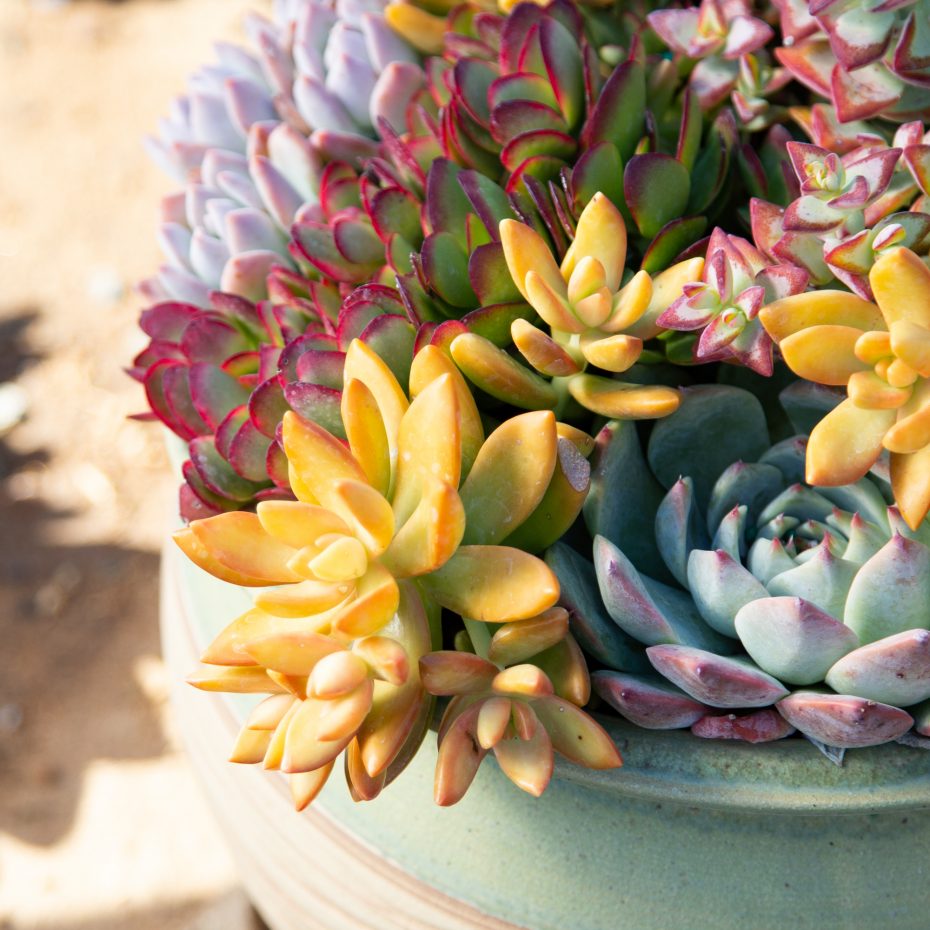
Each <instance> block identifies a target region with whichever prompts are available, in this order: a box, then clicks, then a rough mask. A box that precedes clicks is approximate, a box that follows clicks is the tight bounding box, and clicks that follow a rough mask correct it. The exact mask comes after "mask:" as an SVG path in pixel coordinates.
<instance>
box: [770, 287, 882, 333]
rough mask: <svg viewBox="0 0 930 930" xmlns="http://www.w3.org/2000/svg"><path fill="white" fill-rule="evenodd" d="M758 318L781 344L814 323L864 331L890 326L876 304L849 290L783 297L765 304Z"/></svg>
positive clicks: (815, 324)
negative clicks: (850, 327) (849, 327)
mask: <svg viewBox="0 0 930 930" xmlns="http://www.w3.org/2000/svg"><path fill="white" fill-rule="evenodd" d="M759 319H761V320H762V325H763V326H764V327H765V330H766V332H767V333H768V334H769V335H770V336H771V337H772V338H773V339H774V340H775V341H776V342H779V343H780V342H781V341H782V340H783V339H786V338H788V336H791V335H793V334H794V333H797V332H800V331H801V330H803V329H807V328H808V327H811V326H830V325H840V326H852V327H855V328H856V329H861V330H862V331H863V332H870V331H872V330H882V329H886V328H887V327H886V324H885V321H884V319H883V318H882V315H881V313H880V312H879V310H878V308H877V307H876V306H875V305H874V304H873V303H871V302H870V301H868V300H864V299H863V298H862V297H857V296H856V295H855V294H850V293H848V292H846V291H830V290H821V291H813V292H811V293H805V294H795V295H793V296H791V297H784V298H782V299H781V300H776V301H775V302H774V303H771V304H769V305H768V306H765V307H763V308H762V310H761V311H760V312H759Z"/></svg>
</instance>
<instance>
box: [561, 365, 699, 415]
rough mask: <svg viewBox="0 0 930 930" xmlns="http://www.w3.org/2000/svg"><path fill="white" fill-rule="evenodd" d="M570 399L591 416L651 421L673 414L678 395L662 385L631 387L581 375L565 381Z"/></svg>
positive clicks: (607, 379) (609, 380) (678, 401)
mask: <svg viewBox="0 0 930 930" xmlns="http://www.w3.org/2000/svg"><path fill="white" fill-rule="evenodd" d="M568 390H569V393H570V394H571V395H572V397H574V398H575V400H577V401H578V403H579V404H581V406H582V407H585V408H586V409H587V410H590V411H591V412H592V413H597V414H599V415H600V416H604V417H609V418H611V419H618V420H652V419H656V418H660V417H667V416H668V415H669V414H671V413H674V412H675V411H676V410H677V409H678V407H679V404H680V399H681V396H680V394H679V393H678V391H676V390H675V389H674V388H670V387H666V386H665V385H664V384H645V385H644V384H630V383H626V382H623V381H614V380H613V379H611V378H602V377H600V376H598V375H588V374H582V375H577V376H576V377H573V378H571V379H570V380H569V382H568Z"/></svg>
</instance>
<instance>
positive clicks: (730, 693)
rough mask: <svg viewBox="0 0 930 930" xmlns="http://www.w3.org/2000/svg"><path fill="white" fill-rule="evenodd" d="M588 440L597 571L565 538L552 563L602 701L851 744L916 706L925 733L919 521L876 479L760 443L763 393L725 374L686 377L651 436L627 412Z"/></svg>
mask: <svg viewBox="0 0 930 930" xmlns="http://www.w3.org/2000/svg"><path fill="white" fill-rule="evenodd" d="M792 393H796V391H789V394H788V396H787V397H786V404H789V402H790V400H791V396H790V395H791V394H792ZM789 405H790V404H789ZM792 409H793V410H796V409H797V408H794V407H792ZM598 446H599V448H598V451H597V452H596V453H595V456H594V459H593V462H592V466H593V479H592V493H591V496H590V497H589V500H588V504H587V505H586V508H585V510H586V518H587V520H588V524H589V528H590V529H591V531H592V533H594V534H596V535H595V542H594V564H593V567H592V566H591V564H590V563H587V562H586V561H585V560H584V558H583V557H581V556H580V555H578V554H577V552H575V551H574V550H572V549H569V548H568V547H567V546H566V545H564V544H561V543H560V544H558V545H556V546H555V547H553V548H552V549H550V550H549V553H548V555H547V559H548V561H549V564H550V566H551V567H552V568H553V569H554V570H555V572H556V574H557V575H558V577H559V581H560V584H561V586H562V603H563V604H564V605H565V606H566V607H567V608H568V609H569V612H570V616H571V624H572V630H573V632H574V634H575V636H576V638H577V639H578V641H579V642H580V643H581V645H582V646H583V647H584V648H585V649H586V650H587V651H588V652H589V653H591V654H592V655H593V656H594V657H595V658H596V659H597V660H598V661H599V662H601V663H602V664H603V665H604V666H606V668H604V669H603V670H601V671H598V672H595V673H594V675H593V684H594V688H595V690H596V691H597V692H598V693H599V694H600V695H601V697H602V698H603V699H604V700H605V701H607V702H608V703H609V704H611V705H612V706H613V707H614V708H616V709H617V710H618V711H619V712H620V713H621V714H622V715H623V716H625V717H627V718H628V719H629V720H631V721H632V722H634V723H636V724H638V725H640V726H644V727H649V728H655V729H663V728H680V727H692V729H693V732H694V733H695V734H696V735H698V736H705V737H712V738H725V739H747V740H750V741H752V742H761V741H766V740H771V739H781V738H783V737H786V736H788V735H790V734H791V733H793V732H794V731H795V730H798V731H800V732H801V733H802V734H803V735H805V736H807V737H808V738H810V739H811V740H813V741H814V742H815V743H816V744H821V745H824V746H826V747H831V748H833V749H849V748H856V747H860V746H869V745H875V744H877V743H882V742H887V741H889V740H894V739H898V738H899V737H902V736H903V735H904V734H905V733H906V732H907V731H909V730H911V729H912V727H914V726H915V720H916V721H917V730H918V733H920V734H922V735H925V733H924V725H923V724H922V723H921V721H924V720H925V719H926V715H925V714H924V709H923V706H922V705H924V703H925V702H928V701H930V522H925V523H924V524H922V525H921V526H920V527H919V528H918V530H917V531H916V532H914V531H911V530H910V529H909V528H908V527H907V525H906V524H905V523H904V520H903V519H902V518H901V516H900V514H899V513H898V511H897V510H896V508H894V507H893V506H889V504H888V500H889V499H890V493H889V489H888V486H887V484H886V483H885V481H884V479H883V478H881V477H879V476H878V475H877V474H872V475H870V476H869V477H867V478H864V479H863V480H862V481H860V482H858V483H857V484H855V485H848V486H845V487H837V488H814V487H810V486H808V485H806V484H805V483H804V480H803V473H804V451H805V439H804V437H803V436H796V437H794V438H790V439H786V440H782V441H780V442H777V443H775V444H774V445H770V442H769V434H768V429H767V426H766V420H765V416H764V414H763V410H762V406H761V404H760V402H759V401H758V400H757V399H756V398H755V397H754V396H753V395H751V394H749V393H748V392H746V391H743V390H741V389H739V388H735V387H725V386H715V385H710V386H703V387H696V388H691V389H689V390H687V391H686V392H685V397H684V400H683V402H682V405H681V408H680V409H679V410H678V411H677V412H676V413H674V414H672V416H670V417H667V418H666V419H664V420H660V421H658V422H657V423H656V424H655V426H654V427H653V429H652V432H651V434H650V436H649V441H648V443H647V445H646V448H645V450H643V449H642V448H641V446H640V443H639V440H638V438H637V435H636V428H635V426H633V425H632V424H630V423H615V424H610V425H609V426H608V427H607V428H606V429H605V432H604V433H603V434H602V435H601V437H599V439H598ZM647 463H648V465H647ZM682 469H686V476H685V477H680V473H681V470H682ZM619 476H630V477H629V478H628V479H627V480H626V484H624V480H623V479H620V480H619V481H618V480H617V479H618V478H619ZM608 483H609V486H608ZM594 579H596V584H597V586H598V588H599V591H600V598H599V599H598V598H597V597H596V596H594V595H593V594H592V593H591V591H590V587H589V586H590V585H591V583H592V581H594ZM927 706H930V704H928V705H927ZM908 739H909V737H908Z"/></svg>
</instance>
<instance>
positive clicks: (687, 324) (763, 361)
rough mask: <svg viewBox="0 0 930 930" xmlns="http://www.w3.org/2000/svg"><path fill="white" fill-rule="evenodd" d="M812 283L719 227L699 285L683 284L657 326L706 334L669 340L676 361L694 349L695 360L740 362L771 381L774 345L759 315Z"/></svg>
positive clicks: (795, 269)
mask: <svg viewBox="0 0 930 930" xmlns="http://www.w3.org/2000/svg"><path fill="white" fill-rule="evenodd" d="M807 282H808V275H807V272H806V271H805V270H804V269H802V268H798V267H797V266H795V265H787V264H782V265H769V264H768V262H767V261H766V260H765V258H764V257H763V255H762V254H761V252H759V251H758V250H757V249H755V248H754V247H753V246H752V244H751V243H749V242H747V241H746V240H745V239H741V238H739V237H737V236H728V235H727V234H726V233H725V232H724V231H723V230H722V229H720V228H717V229H715V230H714V231H713V233H712V234H711V237H710V241H709V242H708V244H707V261H706V262H705V263H704V269H703V274H702V276H701V279H700V281H689V282H687V283H685V284H684V285H683V287H682V288H681V290H682V295H681V296H680V297H679V298H677V300H675V301H674V302H673V303H672V304H671V305H670V306H669V307H668V309H666V310H665V311H663V313H662V314H660V316H659V317H658V319H657V320H656V326H660V327H664V328H666V329H670V330H680V331H682V332H693V331H695V330H700V331H701V333H700V336H699V337H698V338H694V337H691V338H688V339H685V340H680V339H679V340H675V341H674V342H672V341H671V340H669V342H668V343H667V345H668V349H667V353H668V354H669V356H670V357H672V358H676V357H677V358H681V357H682V351H683V350H684V351H687V350H688V349H689V348H690V352H691V357H692V358H693V360H694V361H697V362H713V361H720V360H723V359H735V360H736V361H738V362H740V363H741V364H742V365H745V366H746V367H747V368H750V369H751V370H752V371H755V372H757V373H758V374H760V375H765V376H769V375H771V374H772V371H773V368H774V361H773V354H772V349H773V345H774V344H773V342H772V340H771V338H770V337H769V335H768V334H767V333H766V332H765V330H764V329H763V328H762V323H761V322H760V321H759V311H760V310H761V309H762V306H763V305H764V304H767V303H771V302H772V301H775V300H778V299H779V298H782V297H788V296H789V295H792V294H799V293H801V292H803V291H804V290H805V289H806V288H807ZM673 346H674V348H672V347H673ZM673 352H674V355H673ZM684 358H685V359H687V355H685V356H684Z"/></svg>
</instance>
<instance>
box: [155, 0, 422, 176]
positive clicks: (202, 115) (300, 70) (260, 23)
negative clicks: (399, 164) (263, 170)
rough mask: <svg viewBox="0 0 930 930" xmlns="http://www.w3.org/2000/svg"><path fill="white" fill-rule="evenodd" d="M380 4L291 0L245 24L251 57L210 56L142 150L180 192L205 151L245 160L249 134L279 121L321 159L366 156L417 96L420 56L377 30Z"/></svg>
mask: <svg viewBox="0 0 930 930" xmlns="http://www.w3.org/2000/svg"><path fill="white" fill-rule="evenodd" d="M383 6H384V4H381V3H374V4H362V3H358V2H353V0H342V2H340V3H338V4H334V3H331V2H326V0H297V2H285V3H279V4H277V5H276V8H275V13H274V17H273V20H271V21H269V20H267V19H265V18H264V17H262V16H260V15H258V14H252V15H250V16H249V17H247V19H246V29H247V32H248V34H249V38H250V40H251V44H252V46H253V47H254V49H255V51H250V50H247V49H244V48H240V47H239V46H235V45H231V44H221V45H218V46H217V54H218V58H219V61H218V62H217V63H216V64H214V65H209V66H207V67H205V68H202V69H201V70H200V71H198V72H197V73H196V74H194V75H193V76H192V77H191V79H190V84H189V92H188V94H187V95H185V96H183V97H180V98H178V99H177V100H176V101H175V103H174V107H173V109H172V112H171V114H170V116H169V117H168V118H167V119H165V120H163V121H162V124H161V126H160V127H159V128H160V133H159V137H158V138H157V139H156V138H151V139H149V140H147V142H148V148H149V151H150V153H151V154H152V156H153V157H154V158H155V159H156V161H157V162H158V163H159V165H160V166H161V167H163V168H164V169H165V170H166V171H168V173H169V174H171V175H172V176H173V177H175V178H176V180H178V181H180V182H182V183H186V182H188V181H189V180H190V174H191V172H192V171H195V172H196V171H197V169H198V168H199V166H200V164H201V162H202V160H203V157H204V156H205V154H206V153H207V152H208V151H210V150H212V149H219V150H222V151H225V152H238V153H240V154H245V153H246V151H247V139H248V136H249V133H250V131H251V127H252V125H254V124H255V123H268V122H278V121H284V122H285V123H287V124H289V125H290V126H292V127H293V128H294V129H295V130H296V131H297V132H299V133H300V134H301V135H304V136H307V137H311V138H312V142H313V147H314V149H315V150H317V151H318V152H319V153H320V154H321V155H323V156H325V157H327V158H337V159H345V158H349V159H354V158H357V157H359V156H366V155H373V154H374V153H375V150H376V145H375V140H376V139H377V137H378V131H377V127H378V123H379V121H380V120H382V119H383V120H386V121H387V122H388V123H389V124H390V125H391V126H393V127H394V129H395V130H396V131H398V132H401V131H403V130H404V128H405V126H406V123H405V118H406V107H407V105H408V104H409V103H410V101H411V100H412V98H413V97H414V96H415V95H416V93H417V92H418V91H419V90H420V89H421V88H422V87H423V86H424V83H425V76H424V74H423V72H422V69H421V68H420V65H419V60H420V59H419V55H418V54H417V52H416V51H415V50H414V49H413V48H412V47H411V46H410V45H409V44H408V43H407V42H405V41H404V40H403V39H402V38H401V37H400V36H398V35H397V34H396V33H395V32H394V31H393V30H392V29H391V28H390V27H389V26H388V25H387V23H386V22H385V20H384V16H383V14H382V12H381V11H382V9H383Z"/></svg>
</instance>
